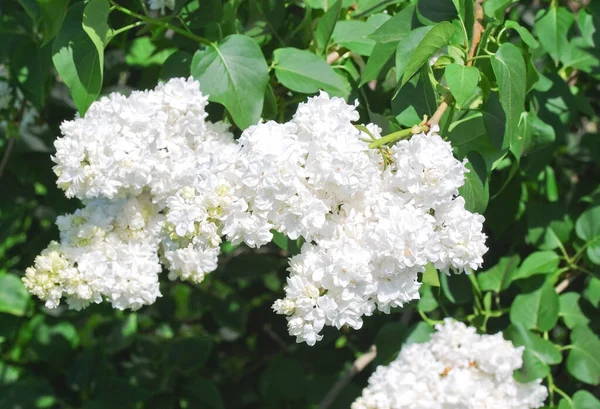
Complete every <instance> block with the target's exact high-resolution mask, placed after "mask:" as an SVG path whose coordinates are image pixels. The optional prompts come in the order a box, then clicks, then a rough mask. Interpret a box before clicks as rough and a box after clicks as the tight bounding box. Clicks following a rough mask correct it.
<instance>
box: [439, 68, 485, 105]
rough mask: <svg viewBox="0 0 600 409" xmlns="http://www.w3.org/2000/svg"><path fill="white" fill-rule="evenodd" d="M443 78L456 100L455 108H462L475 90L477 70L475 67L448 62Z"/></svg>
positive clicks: (477, 79)
mask: <svg viewBox="0 0 600 409" xmlns="http://www.w3.org/2000/svg"><path fill="white" fill-rule="evenodd" d="M444 78H446V83H447V84H448V87H450V92H451V93H452V96H454V99H455V100H456V104H457V108H458V109H462V108H464V107H465V106H466V104H467V103H468V102H469V101H470V100H471V99H472V98H473V94H475V92H476V91H477V84H478V83H479V70H478V69H477V68H475V67H466V66H464V65H458V64H450V65H448V66H447V67H446V73H445V74H444Z"/></svg>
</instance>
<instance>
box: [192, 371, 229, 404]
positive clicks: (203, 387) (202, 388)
mask: <svg viewBox="0 0 600 409" xmlns="http://www.w3.org/2000/svg"><path fill="white" fill-rule="evenodd" d="M181 397H182V399H183V400H184V401H185V402H186V403H187V405H186V408H189V409H225V402H224V400H223V395H222V394H221V391H220V390H219V388H218V386H217V385H216V384H215V383H214V382H213V381H211V380H210V379H204V378H196V377H194V378H192V379H191V380H190V381H189V382H188V383H186V384H185V385H184V386H183V388H182V391H181Z"/></svg>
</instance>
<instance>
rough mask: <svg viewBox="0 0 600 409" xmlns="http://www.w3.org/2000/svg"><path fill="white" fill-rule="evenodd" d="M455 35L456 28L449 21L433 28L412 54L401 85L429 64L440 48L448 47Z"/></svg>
mask: <svg viewBox="0 0 600 409" xmlns="http://www.w3.org/2000/svg"><path fill="white" fill-rule="evenodd" d="M453 33H454V26H453V25H452V24H451V23H449V22H447V21H444V22H441V23H438V24H436V25H435V26H433V27H432V28H431V30H429V31H428V32H427V33H426V34H425V36H424V37H423V39H422V40H421V41H420V42H419V45H418V46H417V47H416V48H415V49H414V51H413V52H412V53H411V54H410V59H409V60H408V63H407V64H406V68H405V69H404V74H403V75H402V83H401V85H404V84H406V82H407V81H408V80H409V79H410V78H411V77H412V76H413V75H414V74H415V73H416V72H417V71H418V70H419V68H421V66H422V65H423V64H425V63H426V62H428V61H429V59H430V58H431V57H432V56H433V55H434V54H435V53H436V52H437V51H438V50H439V49H440V48H442V47H444V46H446V45H448V43H449V41H450V37H452V34H453Z"/></svg>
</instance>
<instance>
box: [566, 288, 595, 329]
mask: <svg viewBox="0 0 600 409" xmlns="http://www.w3.org/2000/svg"><path fill="white" fill-rule="evenodd" d="M580 300H581V295H580V294H577V293H573V292H571V293H565V294H562V295H561V296H560V298H559V305H560V310H559V316H560V317H562V319H563V320H564V321H565V325H566V326H567V327H568V328H570V329H573V328H574V327H575V326H577V325H582V326H586V325H587V324H588V323H589V322H590V320H589V318H588V317H586V316H585V314H584V313H583V311H582V310H581V307H580V306H579V301H580Z"/></svg>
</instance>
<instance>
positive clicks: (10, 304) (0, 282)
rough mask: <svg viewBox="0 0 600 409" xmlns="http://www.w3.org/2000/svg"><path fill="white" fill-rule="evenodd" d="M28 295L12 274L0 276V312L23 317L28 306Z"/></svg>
mask: <svg viewBox="0 0 600 409" xmlns="http://www.w3.org/2000/svg"><path fill="white" fill-rule="evenodd" d="M29 298H30V296H29V293H28V292H27V290H26V289H25V287H24V286H23V283H22V282H21V280H20V279H19V277H17V276H15V275H14V274H6V275H3V276H0V312H6V313H8V314H12V315H17V316H20V317H22V316H24V315H25V314H26V313H27V305H28V304H29Z"/></svg>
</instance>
